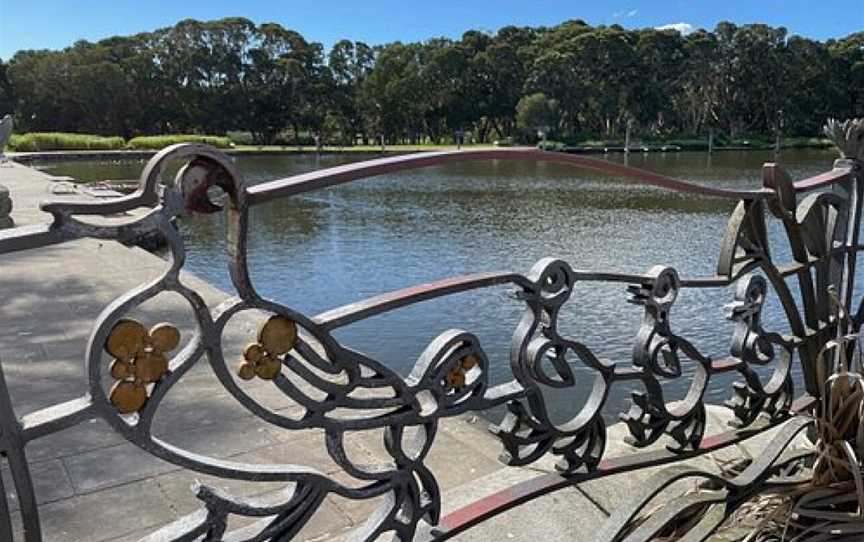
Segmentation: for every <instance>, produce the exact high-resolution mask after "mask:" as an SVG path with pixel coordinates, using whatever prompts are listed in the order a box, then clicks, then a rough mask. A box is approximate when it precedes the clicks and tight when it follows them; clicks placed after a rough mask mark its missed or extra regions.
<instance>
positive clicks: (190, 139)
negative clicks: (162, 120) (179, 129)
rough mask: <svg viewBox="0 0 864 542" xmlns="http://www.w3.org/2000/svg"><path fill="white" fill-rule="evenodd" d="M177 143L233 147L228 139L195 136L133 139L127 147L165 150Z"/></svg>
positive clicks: (182, 135) (141, 137) (140, 137)
mask: <svg viewBox="0 0 864 542" xmlns="http://www.w3.org/2000/svg"><path fill="white" fill-rule="evenodd" d="M175 143H206V144H207V145H213V146H214V147H217V148H220V149H225V148H228V147H231V140H229V139H228V138H227V137H222V136H208V135H194V134H172V135H158V136H139V137H133V138H132V139H130V140H129V142H128V143H127V144H126V146H127V147H129V148H130V149H163V148H165V147H168V146H169V145H174V144H175Z"/></svg>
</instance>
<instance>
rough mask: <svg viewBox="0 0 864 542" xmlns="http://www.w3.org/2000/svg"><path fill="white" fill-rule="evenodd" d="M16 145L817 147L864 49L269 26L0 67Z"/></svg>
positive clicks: (23, 59) (80, 45)
mask: <svg viewBox="0 0 864 542" xmlns="http://www.w3.org/2000/svg"><path fill="white" fill-rule="evenodd" d="M9 111H11V112H13V113H14V114H15V116H16V121H17V124H18V126H19V127H20V129H23V130H31V131H49V130H50V131H73V132H91V133H99V134H109V135H121V136H123V137H125V138H129V137H133V136H136V135H141V134H171V133H189V132H194V133H208V134H225V133H227V132H229V131H242V132H249V133H251V137H252V139H253V140H254V142H255V143H258V144H267V143H273V142H280V141H288V140H294V141H296V140H297V139H298V138H299V137H300V136H301V135H302V134H307V136H308V134H313V135H315V136H320V138H322V139H323V140H324V141H327V142H329V143H340V144H352V143H356V142H358V141H361V140H362V141H363V142H371V141H376V142H377V141H379V140H380V139H383V140H384V141H385V142H387V143H388V144H394V143H422V142H434V143H439V142H444V141H450V140H452V139H453V137H454V134H459V133H463V132H468V133H470V135H471V137H472V138H473V139H474V140H475V141H479V142H489V141H491V140H494V139H502V138H515V139H520V140H526V139H528V140H530V139H531V138H532V137H535V134H536V131H537V129H538V128H540V127H541V126H544V127H545V128H546V129H547V130H548V131H549V132H550V135H551V136H554V137H556V138H559V139H563V140H574V141H575V140H580V139H592V138H593V139H597V138H614V137H620V134H621V133H622V132H623V130H624V127H625V126H626V125H627V124H628V123H629V124H630V125H631V126H633V127H635V129H636V130H637V131H638V132H639V133H642V134H645V135H651V136H658V137H663V136H670V135H674V136H682V135H697V134H704V133H705V132H707V131H708V130H716V131H718V132H719V133H723V134H726V135H727V136H728V137H731V138H734V137H738V136H741V135H745V134H754V133H758V134H769V133H773V132H776V131H777V130H782V131H783V132H784V133H786V134H789V135H813V134H816V133H817V132H818V129H819V126H820V125H821V123H822V122H823V121H824V119H825V118H827V117H839V118H847V117H855V116H862V115H864V32H858V33H854V34H851V35H849V36H847V37H844V38H841V39H831V40H827V41H824V42H820V41H815V40H811V39H807V38H804V37H800V36H789V35H788V33H787V31H786V29H785V28H782V27H780V28H774V27H770V26H767V25H763V24H748V25H743V26H737V25H735V24H732V23H728V22H723V23H720V24H718V25H717V27H716V28H715V29H714V30H713V31H705V30H698V31H696V32H692V33H690V34H688V35H682V34H680V33H679V32H677V31H675V30H657V29H636V30H627V29H624V28H622V27H620V26H618V25H612V26H602V25H601V26H590V25H588V24H586V23H585V22H583V21H579V20H571V21H566V22H564V23H561V24H559V25H557V26H553V27H516V26H507V27H504V28H501V29H500V30H499V31H498V32H496V33H494V34H491V33H487V32H481V31H476V30H470V31H468V32H465V33H464V34H463V36H462V37H461V39H458V40H454V39H447V38H435V39H430V40H427V41H424V42H415V43H402V42H394V43H389V44H385V45H377V46H370V45H367V44H365V43H362V42H358V41H350V40H342V41H339V42H338V43H336V44H335V45H334V46H333V47H332V48H331V49H330V50H329V51H326V52H325V50H324V48H323V46H322V45H321V44H320V43H316V42H312V41H307V40H306V39H305V38H304V37H303V36H302V35H300V34H299V33H298V32H295V31H293V30H289V29H286V28H283V27H282V26H280V25H278V24H274V23H265V24H260V25H256V24H255V23H253V22H252V21H250V20H248V19H244V18H226V19H221V20H215V21H196V20H191V19H189V20H183V21H180V22H179V23H177V24H176V25H174V26H172V27H168V28H161V29H158V30H155V31H153V32H147V33H142V34H138V35H134V36H117V37H111V38H108V39H105V40H102V41H99V42H97V43H90V42H87V41H79V42H77V43H75V44H74V45H72V46H71V47H68V48H66V49H63V50H62V51H49V50H23V51H19V52H17V53H16V54H15V55H14V56H13V57H12V58H11V59H9V60H8V61H7V62H3V61H2V60H0V114H2V113H4V112H9Z"/></svg>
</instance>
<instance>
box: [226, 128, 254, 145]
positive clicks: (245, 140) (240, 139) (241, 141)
mask: <svg viewBox="0 0 864 542" xmlns="http://www.w3.org/2000/svg"><path fill="white" fill-rule="evenodd" d="M227 135H228V139H229V140H230V141H231V143H234V144H235V145H253V144H254V143H255V141H254V140H253V139H252V133H251V132H240V131H237V132H228V134H227Z"/></svg>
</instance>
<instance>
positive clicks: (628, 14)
mask: <svg viewBox="0 0 864 542" xmlns="http://www.w3.org/2000/svg"><path fill="white" fill-rule="evenodd" d="M638 14H639V10H638V9H631V10H630V11H616V12H615V13H613V14H612V18H613V19H621V18H622V17H626V18H628V19H629V18H630V17H635V16H636V15H638Z"/></svg>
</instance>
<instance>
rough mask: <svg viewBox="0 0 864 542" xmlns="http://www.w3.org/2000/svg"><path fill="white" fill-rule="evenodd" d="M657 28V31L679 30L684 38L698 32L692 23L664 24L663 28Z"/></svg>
mask: <svg viewBox="0 0 864 542" xmlns="http://www.w3.org/2000/svg"><path fill="white" fill-rule="evenodd" d="M656 28H657V30H677V31H678V32H680V33H681V35H682V36H686V35H687V34H690V33H691V32H693V31H694V30H696V29H695V28H694V27H693V25H692V24H690V23H672V24H664V25H663V26H658V27H656Z"/></svg>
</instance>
